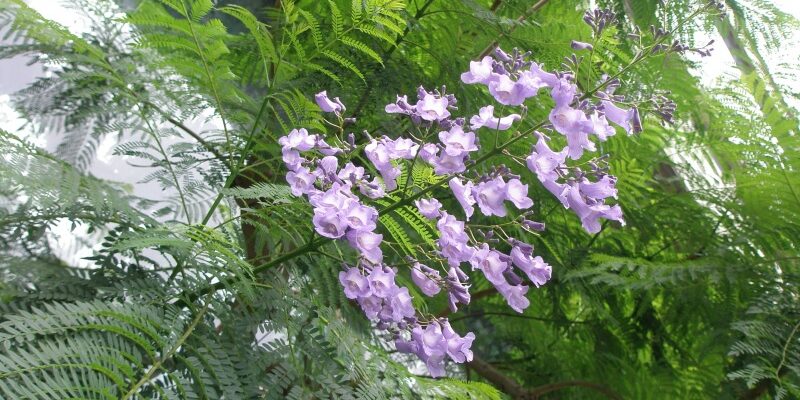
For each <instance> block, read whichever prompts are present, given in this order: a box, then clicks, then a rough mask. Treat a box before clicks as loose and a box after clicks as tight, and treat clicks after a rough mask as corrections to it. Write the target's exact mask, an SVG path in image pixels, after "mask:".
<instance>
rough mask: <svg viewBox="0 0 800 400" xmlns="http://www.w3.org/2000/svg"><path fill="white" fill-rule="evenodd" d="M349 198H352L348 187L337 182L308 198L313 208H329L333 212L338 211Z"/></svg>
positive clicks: (347, 202)
mask: <svg viewBox="0 0 800 400" xmlns="http://www.w3.org/2000/svg"><path fill="white" fill-rule="evenodd" d="M351 200H353V194H352V193H351V192H350V187H348V186H345V185H342V184H340V183H338V182H337V183H334V184H333V185H331V187H330V188H329V189H328V190H326V191H325V192H322V193H321V194H319V195H316V196H309V198H308V201H309V203H311V205H312V206H314V208H331V209H333V211H332V212H333V213H338V212H340V211H341V210H342V209H344V208H345V206H346V205H347V204H349V202H350V201H351ZM345 223H346V222H345Z"/></svg>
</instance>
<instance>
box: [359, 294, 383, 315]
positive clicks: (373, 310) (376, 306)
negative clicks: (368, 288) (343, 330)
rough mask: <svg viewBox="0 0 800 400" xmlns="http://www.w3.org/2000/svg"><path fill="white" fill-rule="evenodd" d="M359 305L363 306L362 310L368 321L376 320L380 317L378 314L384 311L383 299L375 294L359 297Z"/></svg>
mask: <svg viewBox="0 0 800 400" xmlns="http://www.w3.org/2000/svg"><path fill="white" fill-rule="evenodd" d="M358 305H360V306H361V310H362V311H364V315H366V316H367V319H375V318H377V317H378V313H379V312H381V309H383V299H382V298H380V297H378V296H375V294H370V295H368V296H364V297H359V298H358Z"/></svg>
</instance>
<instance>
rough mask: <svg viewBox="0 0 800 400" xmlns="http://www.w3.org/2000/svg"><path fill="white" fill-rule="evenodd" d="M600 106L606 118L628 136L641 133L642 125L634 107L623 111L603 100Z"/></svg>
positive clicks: (637, 111)
mask: <svg viewBox="0 0 800 400" xmlns="http://www.w3.org/2000/svg"><path fill="white" fill-rule="evenodd" d="M601 104H602V107H603V113H604V114H605V115H606V118H608V120H609V121H611V122H613V123H615V124H617V125H619V126H621V127H622V129H625V132H628V134H629V135H632V134H634V133H638V132H641V131H642V126H641V125H642V123H641V121H639V110H638V109H636V107H631V108H630V109H627V110H625V109H622V108H619V107H617V105H616V104H614V103H612V102H610V101H608V100H603V101H602V102H601Z"/></svg>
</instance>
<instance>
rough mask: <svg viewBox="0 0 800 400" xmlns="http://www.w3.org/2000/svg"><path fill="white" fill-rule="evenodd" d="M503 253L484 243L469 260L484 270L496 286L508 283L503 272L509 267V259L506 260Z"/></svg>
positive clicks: (473, 265)
mask: <svg viewBox="0 0 800 400" xmlns="http://www.w3.org/2000/svg"><path fill="white" fill-rule="evenodd" d="M502 256H503V254H502V253H500V252H499V251H497V250H493V249H490V248H489V245H487V244H486V243H484V244H483V245H482V246H481V247H479V248H478V251H476V252H475V254H474V255H473V256H472V259H470V260H469V262H470V264H472V267H473V268H475V269H478V270H481V271H483V275H485V276H486V279H487V280H489V282H492V284H494V285H495V286H497V285H500V284H504V283H506V278H505V277H504V276H503V272H505V270H506V269H508V261H505V260H504V257H502Z"/></svg>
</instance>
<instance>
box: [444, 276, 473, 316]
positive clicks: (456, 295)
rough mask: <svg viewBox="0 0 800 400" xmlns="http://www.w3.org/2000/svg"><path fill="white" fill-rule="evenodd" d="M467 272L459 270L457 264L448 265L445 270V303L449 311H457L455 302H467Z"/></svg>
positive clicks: (468, 298) (468, 299) (468, 296)
mask: <svg viewBox="0 0 800 400" xmlns="http://www.w3.org/2000/svg"><path fill="white" fill-rule="evenodd" d="M466 280H467V274H465V273H464V271H461V268H459V267H458V266H450V269H449V270H448V271H447V303H448V305H449V306H450V311H452V312H456V311H458V307H457V304H458V303H462V304H469V301H470V295H469V290H468V289H467V286H464V283H463V282H466Z"/></svg>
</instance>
